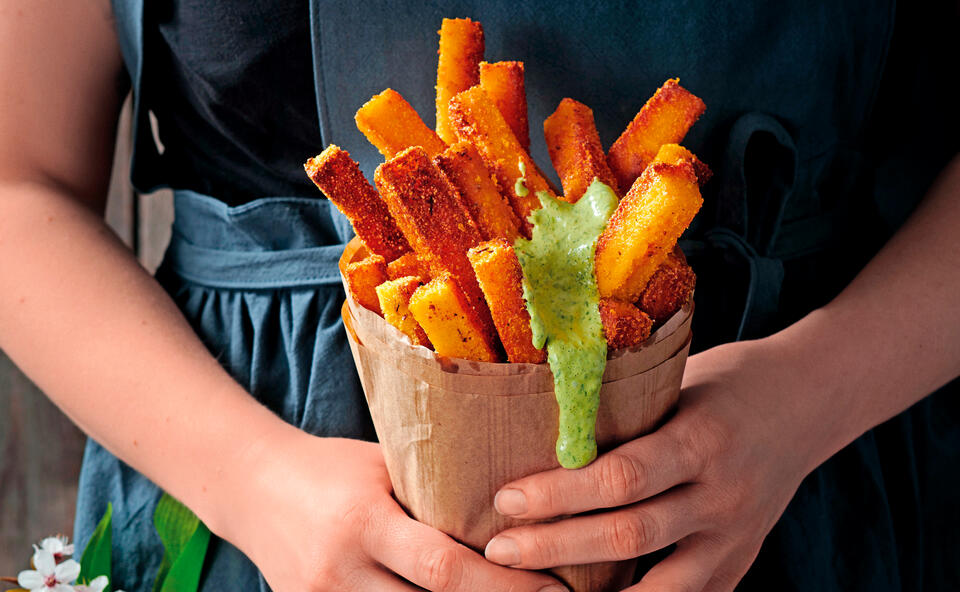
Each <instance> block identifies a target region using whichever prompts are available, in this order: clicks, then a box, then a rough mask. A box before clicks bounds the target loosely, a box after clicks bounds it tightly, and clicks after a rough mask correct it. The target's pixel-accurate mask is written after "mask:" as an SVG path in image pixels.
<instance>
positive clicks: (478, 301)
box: [374, 146, 496, 345]
mask: <svg viewBox="0 0 960 592" xmlns="http://www.w3.org/2000/svg"><path fill="white" fill-rule="evenodd" d="M374 179H375V181H376V183H377V187H378V188H379V189H380V193H381V195H382V196H383V199H384V201H385V202H386V203H387V207H388V208H389V209H390V213H391V214H393V217H394V219H396V221H397V225H398V226H399V227H400V229H401V230H402V231H403V234H404V236H406V237H407V240H408V241H409V242H410V246H411V247H413V250H414V252H415V253H416V254H417V259H419V260H420V262H421V263H422V264H424V265H426V266H427V267H428V269H429V271H430V274H431V275H432V276H433V277H434V278H436V277H438V276H439V275H440V274H441V273H445V272H446V273H449V274H450V275H451V276H453V277H454V279H456V281H457V284H459V286H460V289H461V290H463V293H464V295H466V297H467V300H468V302H470V304H471V305H472V307H473V309H474V310H475V312H476V324H477V325H478V326H480V327H483V328H484V329H485V330H486V331H487V334H488V335H489V336H490V337H491V339H490V341H491V342H495V341H496V330H495V329H494V326H493V319H492V318H491V317H490V310H489V309H488V308H487V303H486V301H485V300H484V299H483V292H482V291H481V290H480V285H479V284H478V283H477V276H476V275H475V274H474V273H473V267H471V266H470V261H469V260H468V259H467V251H468V250H470V248H471V247H474V246H476V245H478V244H480V242H482V240H483V239H482V237H481V235H480V230H479V229H478V228H477V225H476V224H475V223H474V221H473V219H471V218H470V214H469V212H467V210H466V207H465V206H464V205H463V202H462V201H461V199H460V196H459V195H458V194H457V190H456V189H455V188H454V186H453V185H452V184H451V183H450V181H449V180H448V179H447V177H446V176H445V175H444V174H443V172H442V171H441V170H440V169H439V168H437V166H436V165H435V164H434V163H433V162H431V160H430V159H429V158H428V157H427V153H426V152H424V150H423V148H421V147H419V146H414V147H412V148H408V149H407V150H404V151H403V152H401V153H400V154H398V155H396V156H395V157H393V158H392V159H390V160H388V161H387V162H385V163H383V164H381V165H380V166H379V167H377V171H376V174H375V175H374ZM421 324H422V323H421ZM427 334H428V335H429V334H430V331H429V330H427ZM430 340H431V341H433V342H434V345H436V341H435V340H434V339H433V337H431V338H430Z"/></svg>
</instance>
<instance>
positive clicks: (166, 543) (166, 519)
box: [153, 493, 210, 592]
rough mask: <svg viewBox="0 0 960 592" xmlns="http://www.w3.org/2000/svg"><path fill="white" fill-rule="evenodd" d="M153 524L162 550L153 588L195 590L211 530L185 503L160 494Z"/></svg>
mask: <svg viewBox="0 0 960 592" xmlns="http://www.w3.org/2000/svg"><path fill="white" fill-rule="evenodd" d="M153 524H154V526H155V527H156V529H157V534H159V535H160V540H161V541H162V542H163V547H164V549H165V552H164V554H163V560H162V561H161V563H160V569H159V570H158V571H157V577H156V579H155V580H154V582H153V592H171V591H175V592H196V590H197V588H198V586H199V583H200V571H201V569H202V568H203V560H204V557H205V556H206V554H207V546H208V544H209V542H210V531H209V530H208V529H207V527H206V526H205V525H204V524H203V523H202V522H200V519H199V518H197V517H196V515H194V513H193V512H191V511H190V510H189V509H188V508H187V507H186V506H184V505H183V504H181V503H180V502H178V501H177V500H176V499H174V498H173V497H171V496H170V495H169V494H166V493H165V494H163V497H162V498H160V501H159V503H157V509H156V511H155V512H154V514H153Z"/></svg>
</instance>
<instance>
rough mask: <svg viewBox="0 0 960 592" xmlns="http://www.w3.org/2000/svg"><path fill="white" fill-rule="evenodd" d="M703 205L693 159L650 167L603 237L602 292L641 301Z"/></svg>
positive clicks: (598, 261) (598, 272) (600, 250)
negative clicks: (675, 163)
mask: <svg viewBox="0 0 960 592" xmlns="http://www.w3.org/2000/svg"><path fill="white" fill-rule="evenodd" d="M702 204H703V198H702V197H701V196H700V188H699V187H698V186H697V176H696V173H694V171H693V166H692V165H691V164H690V163H689V162H682V163H680V164H678V165H673V164H667V163H656V164H652V165H650V166H649V167H647V170H645V171H644V172H643V175H641V176H640V178H639V179H637V181H636V182H635V183H634V184H633V187H631V188H630V191H628V192H627V194H626V195H625V196H624V197H623V199H621V200H620V205H619V206H617V210H616V211H615V212H614V213H613V216H611V217H610V221H609V222H607V227H606V228H605V229H604V231H603V234H601V235H600V238H599V239H597V254H596V276H597V288H598V289H599V290H600V295H601V296H607V297H612V298H617V299H618V300H623V301H625V302H636V301H637V299H638V298H639V297H640V294H641V293H642V292H643V289H644V287H645V286H646V285H647V282H648V281H649V280H650V278H651V277H652V276H653V274H654V272H655V271H656V270H657V268H658V267H660V264H661V263H663V262H664V260H666V258H667V255H668V254H669V253H670V251H672V250H673V247H674V246H675V245H676V244H677V239H679V238H680V235H681V234H683V231H684V230H686V228H687V226H688V225H689V224H690V222H691V221H692V220H693V217H694V216H695V215H696V213H697V212H698V211H699V210H700V206H701V205H702Z"/></svg>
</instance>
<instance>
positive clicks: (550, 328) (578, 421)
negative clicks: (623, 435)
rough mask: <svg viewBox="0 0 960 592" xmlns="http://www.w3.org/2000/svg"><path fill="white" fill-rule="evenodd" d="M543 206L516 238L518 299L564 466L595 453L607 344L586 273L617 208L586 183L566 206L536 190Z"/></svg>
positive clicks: (604, 190)
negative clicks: (541, 350) (538, 350)
mask: <svg viewBox="0 0 960 592" xmlns="http://www.w3.org/2000/svg"><path fill="white" fill-rule="evenodd" d="M537 198H538V199H539V200H540V203H541V204H542V205H543V207H542V208H541V209H539V210H536V211H535V212H533V213H532V214H530V221H531V222H532V223H533V239H532V240H526V239H523V238H518V239H517V240H516V242H515V243H514V250H515V251H516V253H517V258H518V259H519V260H520V266H521V267H522V268H523V277H524V279H523V296H524V299H525V300H526V301H527V310H528V311H529V312H530V328H531V330H532V331H533V343H534V345H536V346H537V347H543V346H544V344H546V347H547V361H548V362H549V364H550V370H551V371H553V384H554V389H553V390H554V393H555V394H556V397H557V405H558V407H559V409H560V431H559V434H558V437H557V460H559V461H560V464H561V465H562V466H564V467H566V468H568V469H575V468H578V467H583V466H586V465H588V464H590V462H591V461H592V460H593V459H595V458H596V457H597V440H596V423H597V408H598V407H599V405H600V385H601V383H602V379H603V370H604V368H605V367H606V364H607V341H606V339H605V338H604V336H603V323H602V321H601V320H600V311H599V309H598V306H599V304H600V294H599V292H598V291H597V281H596V278H595V276H594V271H593V259H594V253H595V250H596V244H597V238H598V237H599V236H600V233H601V232H603V229H604V227H605V226H606V225H607V220H608V219H609V218H610V216H611V215H612V214H613V211H614V210H615V209H616V208H617V196H616V194H615V193H614V192H613V190H612V189H610V188H609V187H607V186H606V185H604V184H603V183H601V182H599V181H596V180H595V181H594V182H593V184H591V185H590V187H589V188H588V189H587V192H586V193H584V195H583V197H581V198H580V200H579V201H577V203H575V204H569V203H566V202H564V201H560V200H558V199H555V198H553V197H550V195H549V194H547V193H546V192H543V191H540V192H537Z"/></svg>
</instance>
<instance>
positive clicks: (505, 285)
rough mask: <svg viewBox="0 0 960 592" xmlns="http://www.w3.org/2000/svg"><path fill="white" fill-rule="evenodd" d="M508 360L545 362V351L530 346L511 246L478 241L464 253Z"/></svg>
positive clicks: (517, 265) (518, 272)
mask: <svg viewBox="0 0 960 592" xmlns="http://www.w3.org/2000/svg"><path fill="white" fill-rule="evenodd" d="M467 256H468V257H469V258H470V263H471V265H473V270H474V271H475V272H476V274H477V280H479V282H480V288H481V289H482V290H483V295H484V296H485V297H486V298H487V304H489V305H490V313H491V314H492V315H493V322H494V324H495V325H496V326H497V333H498V334H499V335H500V342H501V343H503V349H504V350H506V352H507V359H509V360H510V361H511V362H513V363H515V364H539V363H541V362H545V361H546V359H547V353H546V352H545V351H544V350H542V349H537V348H536V347H534V346H533V332H532V331H531V330H530V313H528V312H527V305H526V303H525V302H524V300H523V285H522V283H521V279H522V277H523V272H522V271H521V269H520V262H519V261H518V260H517V255H516V253H514V252H513V247H512V246H510V243H509V242H507V241H505V240H504V239H502V238H501V239H496V240H491V241H487V242H485V243H481V244H480V245H478V246H476V247H474V248H472V249H470V252H469V253H467Z"/></svg>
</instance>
